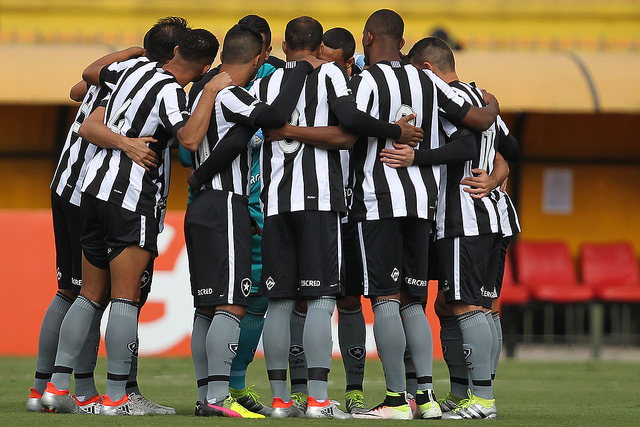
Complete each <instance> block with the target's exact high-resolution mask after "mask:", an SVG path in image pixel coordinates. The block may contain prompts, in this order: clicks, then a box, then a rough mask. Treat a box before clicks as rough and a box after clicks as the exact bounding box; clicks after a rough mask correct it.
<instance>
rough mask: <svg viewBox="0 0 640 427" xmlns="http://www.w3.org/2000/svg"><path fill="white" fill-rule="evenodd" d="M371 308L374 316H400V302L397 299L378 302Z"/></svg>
mask: <svg viewBox="0 0 640 427" xmlns="http://www.w3.org/2000/svg"><path fill="white" fill-rule="evenodd" d="M372 308H373V312H374V313H375V315H376V316H384V317H387V316H395V315H396V314H397V315H400V301H399V300H397V299H382V300H378V301H376V302H375V303H374V304H373V305H372Z"/></svg>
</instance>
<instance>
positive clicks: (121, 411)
mask: <svg viewBox="0 0 640 427" xmlns="http://www.w3.org/2000/svg"><path fill="white" fill-rule="evenodd" d="M148 413H149V411H148V410H147V409H145V408H142V407H140V406H138V404H137V403H136V402H134V401H132V400H130V399H129V396H127V395H126V394H125V395H124V397H123V398H122V399H120V400H118V401H116V402H114V401H113V400H111V399H110V398H109V396H106V395H105V396H102V410H101V411H100V415H146V414H148Z"/></svg>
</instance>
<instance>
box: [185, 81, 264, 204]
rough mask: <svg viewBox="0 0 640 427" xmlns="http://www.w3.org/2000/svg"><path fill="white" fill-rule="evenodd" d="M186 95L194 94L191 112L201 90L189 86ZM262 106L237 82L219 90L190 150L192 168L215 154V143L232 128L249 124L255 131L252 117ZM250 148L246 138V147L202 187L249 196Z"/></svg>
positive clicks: (262, 104)
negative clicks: (206, 126)
mask: <svg viewBox="0 0 640 427" xmlns="http://www.w3.org/2000/svg"><path fill="white" fill-rule="evenodd" d="M189 96H190V97H194V96H195V99H194V101H193V105H192V107H191V111H192V112H193V111H194V110H195V108H196V107H197V105H198V102H199V101H200V97H201V96H202V90H200V91H198V92H197V93H194V92H193V90H192V91H191V93H190V94H189ZM265 106H266V104H265V103H263V102H260V101H258V100H257V99H256V98H254V97H253V96H251V95H250V94H249V92H247V90H246V89H244V88H242V87H240V86H232V87H227V88H225V89H223V90H221V91H220V92H219V93H218V95H217V96H216V100H215V104H214V107H213V113H212V114H211V121H210V122H209V130H208V131H207V134H206V135H205V138H204V140H203V141H202V142H201V143H200V146H199V147H198V150H197V151H196V152H195V153H194V160H195V163H194V166H195V168H196V169H197V168H198V167H199V166H200V165H201V164H202V163H203V162H204V161H205V160H206V159H207V158H208V157H209V156H211V155H213V156H215V155H216V147H217V146H218V143H219V142H220V141H221V140H222V139H223V138H224V137H225V136H226V135H227V134H228V133H229V132H231V131H232V130H233V129H234V128H237V127H239V126H249V127H251V128H253V132H255V130H256V129H257V127H256V123H255V120H256V117H257V116H258V114H259V113H260V111H261V110H262V109H263V108H264V107H265ZM252 152H253V149H252V148H251V140H250V139H249V138H247V147H246V150H245V151H243V152H242V153H241V154H240V155H239V156H238V157H236V158H235V159H234V160H233V162H232V163H231V164H230V165H229V167H228V168H227V169H225V170H224V171H223V172H221V173H218V174H216V175H214V177H213V178H212V179H211V180H210V181H209V182H207V183H205V184H204V185H203V188H212V189H214V190H223V191H229V192H232V193H236V194H239V195H242V196H245V197H249V194H250V178H251V162H252Z"/></svg>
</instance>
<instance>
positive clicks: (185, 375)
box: [0, 358, 640, 427]
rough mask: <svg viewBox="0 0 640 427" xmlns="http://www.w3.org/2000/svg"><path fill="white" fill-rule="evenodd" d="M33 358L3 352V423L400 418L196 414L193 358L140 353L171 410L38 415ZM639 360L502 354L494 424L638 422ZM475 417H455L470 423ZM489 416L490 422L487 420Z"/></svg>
mask: <svg viewBox="0 0 640 427" xmlns="http://www.w3.org/2000/svg"><path fill="white" fill-rule="evenodd" d="M34 367H35V360H34V359H33V358H0V373H1V375H0V379H1V381H0V425H3V426H4V425H7V426H17V425H21V426H31V425H65V426H85V425H120V426H127V425H136V426H146V425H172V426H176V427H177V426H192V425H208V426H217V425H231V424H234V423H235V424H237V423H241V424H243V425H244V424H249V423H253V424H263V425H265V424H266V425H285V424H287V423H288V424H289V425H291V426H293V425H294V424H300V423H303V424H309V425H324V424H328V423H349V424H351V425H355V426H360V425H364V424H371V423H373V424H378V425H381V424H385V425H386V424H388V423H398V422H399V421H382V420H345V421H338V420H301V419H287V420H271V419H266V420H238V419H218V418H196V417H194V416H193V407H194V403H195V401H196V398H197V391H196V386H195V379H194V374H193V365H192V363H191V360H190V359H159V358H142V359H141V361H140V374H139V383H140V387H141V389H142V391H143V392H144V393H145V395H147V397H149V398H150V399H152V400H154V401H156V402H158V403H162V404H165V405H171V406H173V407H175V408H176V411H177V412H178V415H175V416H145V417H131V418H127V417H113V418H111V417H99V416H86V415H85V416H83V415H62V414H37V413H29V412H27V411H26V409H25V403H26V398H27V396H28V394H29V387H30V386H31V384H32V380H33V379H32V376H33V369H34ZM105 370H106V360H104V359H100V360H99V361H98V368H97V370H96V372H97V373H98V374H97V383H98V389H99V390H102V391H104V386H105V379H104V377H105V375H104V372H105ZM248 378H249V380H250V381H251V382H253V383H255V384H256V389H257V391H258V393H259V394H260V395H261V396H263V397H264V400H265V401H267V402H268V401H269V399H270V392H269V384H268V382H267V380H266V372H265V366H264V359H261V358H259V359H256V361H255V362H254V363H253V364H252V365H251V366H250V369H249V375H248ZM329 379H330V384H329V394H330V396H331V398H332V399H336V400H338V401H343V400H344V397H343V396H344V395H343V390H344V371H343V369H342V363H341V362H340V361H339V360H334V365H333V369H332V372H331V374H330V378H329ZM434 380H435V384H434V386H435V391H436V394H437V395H438V396H442V395H444V393H446V391H447V389H448V387H449V383H448V379H447V370H446V366H445V364H444V362H442V361H438V362H436V363H435V366H434ZM639 383H640V363H630V362H604V361H598V362H547V363H541V362H528V361H517V360H503V361H501V364H500V366H499V370H498V379H497V381H496V386H495V395H496V398H497V404H498V413H499V419H498V420H497V421H495V422H492V423H495V424H498V425H509V426H511V425H513V426H523V425H526V426H529V425H575V426H583V425H610V426H623V425H624V426H639V425H640V402H639V399H638V395H637V394H636V393H638V384H639ZM383 393H384V381H383V377H382V368H381V365H380V363H379V362H378V361H375V360H369V361H368V362H367V366H366V379H365V394H366V396H367V399H368V401H369V403H370V404H371V405H372V406H373V405H375V404H377V403H380V401H381V400H382V398H383ZM412 422H413V423H414V424H415V423H421V422H422V423H427V422H430V423H453V422H454V421H419V420H414V421H412ZM470 422H474V421H458V423H470ZM486 422H491V421H486Z"/></svg>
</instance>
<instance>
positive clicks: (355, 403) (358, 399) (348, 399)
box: [344, 390, 371, 414]
mask: <svg viewBox="0 0 640 427" xmlns="http://www.w3.org/2000/svg"><path fill="white" fill-rule="evenodd" d="M344 401H345V405H346V407H347V411H348V412H349V413H350V414H364V413H365V412H369V410H370V409H371V408H369V406H368V405H367V402H365V401H364V394H363V393H362V390H351V391H348V392H346V393H345V395H344Z"/></svg>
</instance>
